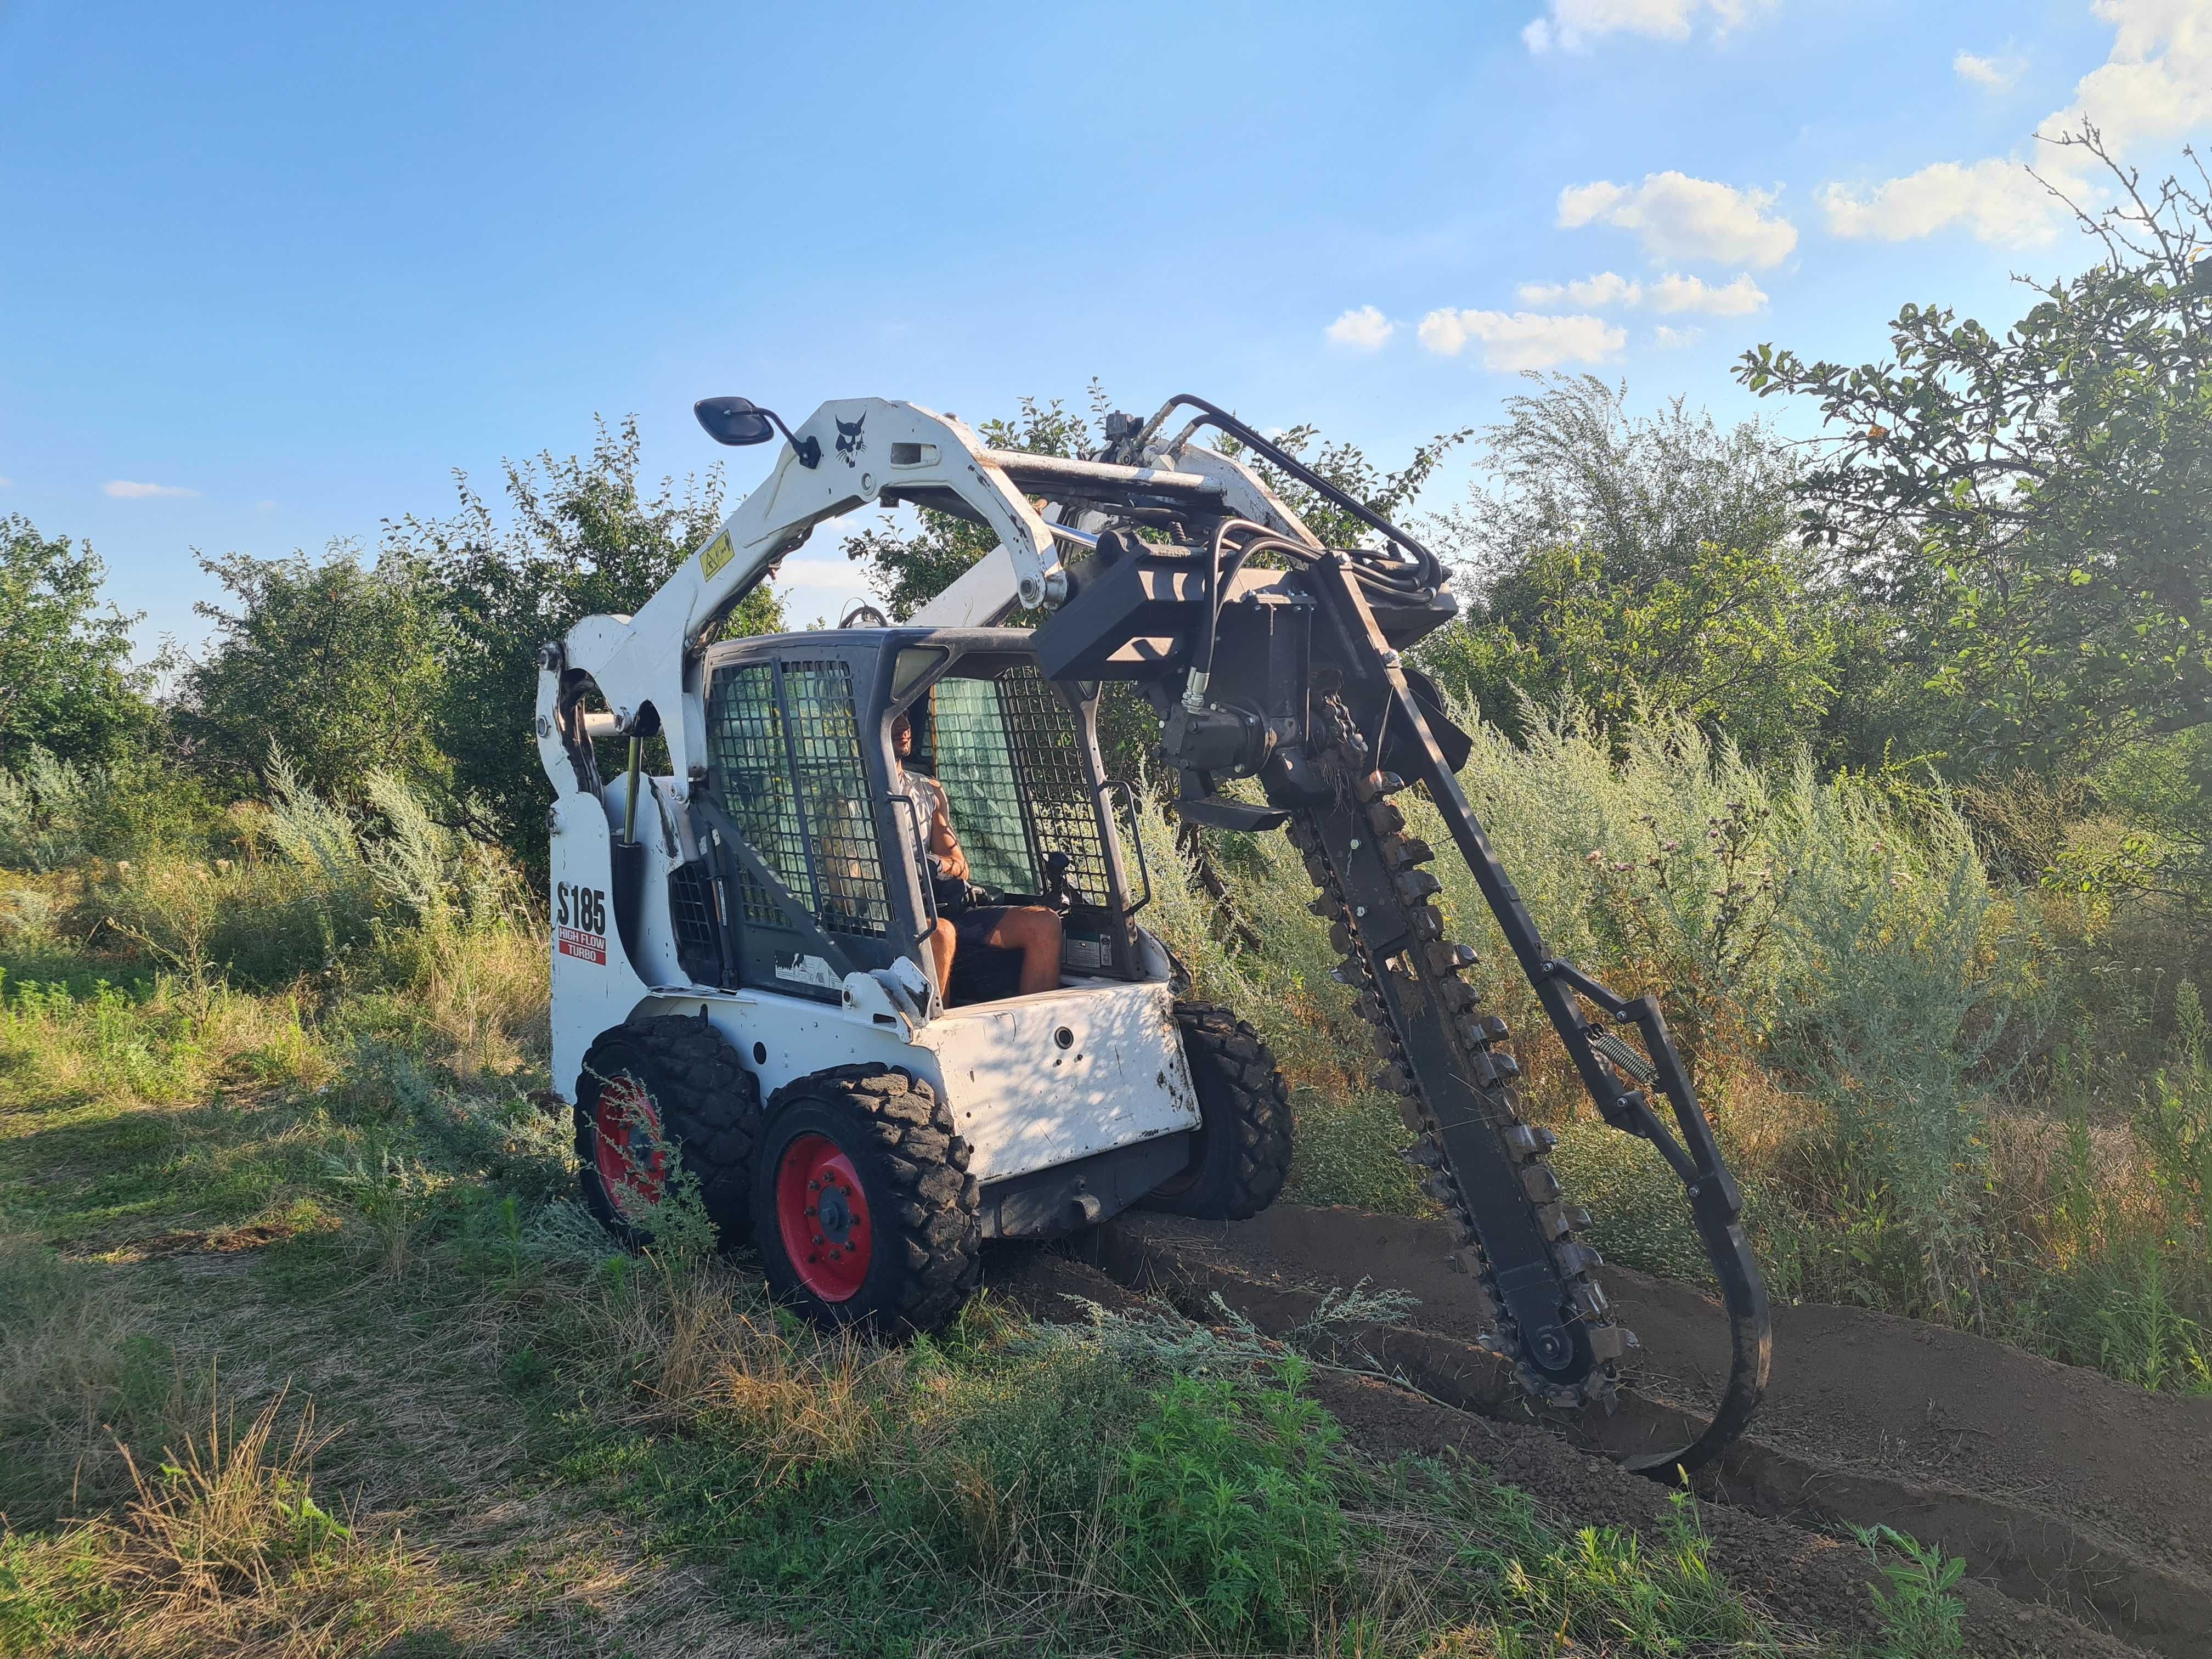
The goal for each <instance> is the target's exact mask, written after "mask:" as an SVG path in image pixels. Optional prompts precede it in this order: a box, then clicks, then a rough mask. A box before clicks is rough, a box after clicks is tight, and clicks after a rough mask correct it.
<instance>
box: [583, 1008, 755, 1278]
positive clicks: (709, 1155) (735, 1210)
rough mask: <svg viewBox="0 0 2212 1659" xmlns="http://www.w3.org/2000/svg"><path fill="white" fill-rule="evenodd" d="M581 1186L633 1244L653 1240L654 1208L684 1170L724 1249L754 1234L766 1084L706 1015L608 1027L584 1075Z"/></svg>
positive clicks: (610, 1225) (593, 1207)
mask: <svg viewBox="0 0 2212 1659" xmlns="http://www.w3.org/2000/svg"><path fill="white" fill-rule="evenodd" d="M575 1121H576V1161H577V1163H578V1164H579V1165H580V1169H579V1170H578V1172H577V1177H576V1179H577V1186H578V1188H579V1190H580V1194H581V1196H582V1198H583V1200H584V1206H585V1207H586V1209H588V1210H590V1211H591V1212H592V1214H593V1215H595V1216H597V1217H598V1218H599V1221H600V1223H601V1224H602V1225H604V1226H605V1228H606V1230H607V1231H609V1232H611V1233H612V1234H613V1235H614V1236H615V1237H617V1238H618V1239H620V1240H621V1241H622V1242H623V1244H625V1245H626V1246H628V1247H629V1248H630V1249H643V1248H644V1247H645V1246H647V1245H648V1244H650V1243H653V1234H652V1231H651V1230H650V1225H649V1224H650V1218H651V1211H652V1207H653V1205H654V1204H655V1203H657V1202H658V1201H659V1199H660V1198H661V1197H662V1196H664V1195H665V1193H666V1190H667V1184H668V1177H669V1176H670V1175H671V1173H672V1172H673V1171H674V1170H676V1169H678V1168H679V1167H680V1168H681V1169H683V1170H686V1171H688V1172H689V1173H690V1175H691V1176H693V1178H694V1179H696V1181H697V1182H698V1183H699V1197H700V1200H701V1202H702V1204H703V1205H704V1206H705V1207H706V1211H707V1214H708V1218H709V1219H711V1220H712V1221H713V1222H714V1229H715V1232H716V1235H717V1237H718V1238H719V1240H720V1244H721V1247H722V1248H723V1249H733V1248H736V1247H738V1246H741V1245H744V1244H745V1243H749V1242H750V1234H751V1227H750V1213H749V1206H750V1201H751V1196H752V1176H753V1153H754V1150H755V1148H756V1147H757V1146H758V1144H759V1140H760V1131H761V1100H760V1083H759V1081H758V1080H757V1079H756V1078H755V1077H754V1076H753V1074H752V1073H750V1072H748V1071H747V1070H746V1069H745V1068H744V1066H742V1065H740V1064H739V1063H738V1057H737V1054H735V1053H734V1052H733V1051H732V1049H731V1048H730V1045H729V1044H728V1043H727V1042H724V1041H723V1040H722V1036H721V1034H720V1032H718V1031H716V1030H714V1027H713V1026H711V1025H709V1024H707V1022H706V1021H704V1020H702V1019H698V1018H692V1017H690V1016H687V1015H682V1014H664V1015H660V1016H659V1017H657V1018H652V1019H641V1020H638V1021H636V1022H635V1023H634V1024H628V1025H617V1026H616V1027H615V1028H614V1029H613V1030H611V1031H605V1032H603V1033H601V1034H600V1036H599V1039H598V1040H597V1041H596V1042H593V1043H592V1047H591V1049H590V1051H589V1052H588V1053H586V1054H585V1056H584V1069H583V1073H582V1075H581V1076H580V1078H579V1079H577V1082H576V1109H575Z"/></svg>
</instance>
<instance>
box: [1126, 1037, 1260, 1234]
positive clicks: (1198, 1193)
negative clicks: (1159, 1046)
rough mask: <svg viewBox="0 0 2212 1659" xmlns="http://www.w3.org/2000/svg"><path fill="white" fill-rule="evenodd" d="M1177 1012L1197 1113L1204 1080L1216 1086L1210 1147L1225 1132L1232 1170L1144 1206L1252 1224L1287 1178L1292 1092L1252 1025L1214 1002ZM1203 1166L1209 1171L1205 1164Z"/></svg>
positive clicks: (1220, 1169)
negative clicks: (1197, 1089) (1205, 1077)
mask: <svg viewBox="0 0 2212 1659" xmlns="http://www.w3.org/2000/svg"><path fill="white" fill-rule="evenodd" d="M1175 1012H1176V1025H1177V1026H1178V1027H1179V1028H1180V1030H1182V1045H1183V1055H1184V1059H1185V1060H1186V1062H1187V1063H1188V1066H1189V1067H1190V1071H1191V1081H1192V1083H1193V1084H1194V1085H1198V1086H1199V1087H1200V1104H1201V1109H1204V1107H1205V1106H1206V1096H1207V1092H1208V1091H1206V1088H1205V1086H1204V1084H1203V1082H1202V1080H1201V1074H1202V1073H1211V1075H1212V1081H1213V1083H1214V1084H1215V1085H1216V1087H1215V1089H1214V1090H1213V1091H1212V1109H1211V1110H1209V1111H1207V1112H1206V1139H1207V1141H1208V1143H1209V1147H1210V1143H1211V1141H1212V1138H1213V1136H1214V1135H1215V1133H1218V1128H1219V1127H1222V1126H1226V1127H1228V1129H1229V1131H1230V1133H1231V1139H1232V1141H1233V1143H1234V1147H1235V1155H1234V1159H1233V1162H1225V1163H1223V1164H1218V1165H1216V1166H1214V1167H1213V1168H1212V1170H1211V1171H1210V1172H1209V1173H1210V1175H1211V1176H1212V1178H1211V1179H1208V1178H1207V1176H1201V1177H1200V1182H1199V1184H1198V1185H1197V1186H1195V1187H1194V1188H1191V1189H1190V1190H1189V1191H1188V1193H1186V1194H1178V1195H1175V1196H1165V1195H1164V1196H1160V1197H1156V1198H1153V1199H1151V1200H1146V1202H1147V1205H1148V1206H1149V1207H1151V1208H1154V1209H1162V1210H1172V1211H1176V1212H1179V1213H1182V1214H1185V1215H1193V1216H1197V1217H1200V1218H1202V1219H1205V1220H1209V1221H1249V1219H1251V1218H1252V1217H1254V1216H1255V1215H1257V1214H1259V1213H1260V1212H1261V1211H1262V1210H1264V1209H1266V1208H1267V1206H1269V1205H1270V1204H1272V1203H1273V1202H1274V1201H1275V1199H1276V1197H1277V1196H1278V1195H1279V1194H1280V1193H1281V1192H1282V1190H1283V1183H1284V1182H1285V1181H1286V1180H1288V1179H1289V1178H1290V1173H1291V1141H1292V1135H1291V1092H1290V1089H1289V1087H1288V1085H1285V1083H1284V1081H1283V1074H1282V1073H1281V1072H1280V1071H1279V1070H1278V1069H1277V1068H1276V1066H1275V1056H1274V1054H1273V1052H1272V1051H1270V1050H1269V1048H1268V1047H1267V1043H1266V1042H1264V1041H1263V1040H1262V1039H1261V1036H1260V1034H1259V1032H1257V1031H1256V1030H1253V1028H1252V1024H1251V1022H1249V1020H1242V1019H1239V1018H1237V1016H1236V1014H1235V1012H1233V1011H1231V1010H1230V1009H1228V1008H1226V1007H1224V1006H1222V1005H1221V1004H1219V1003H1216V1002H1194V1001H1188V1000H1179V1001H1177V1002H1176V1006H1175ZM1206 1161H1207V1163H1208V1164H1212V1158H1210V1157H1209V1158H1207V1160H1206Z"/></svg>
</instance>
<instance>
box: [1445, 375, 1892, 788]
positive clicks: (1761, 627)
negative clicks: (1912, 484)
mask: <svg viewBox="0 0 2212 1659" xmlns="http://www.w3.org/2000/svg"><path fill="white" fill-rule="evenodd" d="M1530 378H1531V380H1537V381H1538V383H1539V384H1540V385H1542V386H1543V390H1541V391H1540V392H1534V393H1522V394H1521V395H1518V396H1516V397H1514V398H1509V399H1508V400H1507V402H1506V405H1505V410H1506V417H1505V419H1504V421H1503V422H1499V423H1498V425H1496V426H1494V427H1492V428H1491V429H1490V430H1489V432H1488V433H1487V434H1486V439H1485V447H1486V451H1487V453H1488V456H1489V459H1490V462H1491V465H1492V471H1493V475H1494V480H1495V482H1494V483H1493V484H1492V487H1490V488H1488V489H1483V488H1480V487H1478V488H1477V489H1476V490H1475V491H1474V493H1473V495H1471V496H1470V498H1469V500H1468V503H1467V504H1466V505H1465V506H1464V507H1461V508H1459V509H1457V510H1456V511H1455V512H1453V513H1448V514H1445V515H1443V516H1442V517H1441V518H1440V519H1439V520H1438V525H1439V527H1440V529H1441V530H1442V532H1443V541H1444V543H1445V544H1446V546H1447V548H1448V549H1449V551H1450V552H1451V553H1453V554H1454V555H1455V556H1456V557H1457V558H1458V559H1459V560H1460V561H1461V562H1462V566H1463V568H1464V570H1465V574H1467V576H1468V579H1469V581H1468V585H1469V586H1471V587H1472V588H1473V589H1474V593H1475V596H1476V597H1475V600H1474V605H1473V606H1472V607H1471V610H1470V613H1469V615H1468V618H1467V620H1466V621H1465V622H1464V623H1460V624H1457V625H1455V626H1454V627H1453V628H1451V629H1448V630H1446V631H1445V632H1444V633H1443V634H1442V635H1439V636H1438V637H1437V639H1436V640H1434V641H1432V642H1431V643H1430V644H1428V645H1427V646H1425V647H1424V650H1423V660H1424V661H1425V663H1427V664H1428V665H1429V666H1430V667H1431V671H1433V672H1436V673H1437V674H1438V675H1439V676H1440V678H1443V680H1444V681H1445V682H1446V683H1448V684H1454V685H1455V686H1456V687H1457V688H1458V689H1461V690H1465V691H1467V692H1468V693H1469V694H1471V695H1472V696H1474V698H1475V700H1476V702H1478V703H1479V704H1480V706H1481V708H1483V710H1484V712H1485V714H1487V715H1488V716H1489V718H1491V719H1492V720H1496V721H1498V723H1499V724H1501V725H1502V726H1505V727H1506V729H1507V730H1509V731H1517V730H1518V728H1519V725H1520V721H1521V718H1522V699H1523V698H1524V697H1526V698H1528V699H1532V700H1534V702H1537V703H1539V704H1542V705H1547V706H1549V705H1552V704H1554V703H1556V702H1558V701H1559V699H1560V698H1561V697H1563V696H1573V697H1575V698H1577V699H1578V700H1580V701H1581V702H1583V705H1584V706H1585V707H1586V708H1588V709H1589V712H1590V713H1591V714H1593V715H1594V716H1595V718H1597V719H1598V720H1601V721H1602V722H1611V721H1615V720H1623V719H1627V718H1631V717H1633V716H1635V715H1637V714H1641V713H1644V712H1647V711H1650V710H1653V709H1661V708H1663V709H1669V710H1676V711H1680V712H1683V713H1686V714H1692V715H1693V716H1694V717H1695V718H1697V719H1698V720H1701V721H1704V722H1705V723H1707V724H1709V725H1711V726H1715V727H1717V728H1718V729H1719V730H1721V731H1723V732H1726V733H1727V734H1728V735H1729V737H1731V738H1735V739H1736V740H1737V741H1738V742H1740V743H1742V744H1745V745H1746V746H1747V747H1748V748H1751V749H1753V750H1775V749H1778V748H1780V747H1783V746H1786V745H1787V744H1791V743H1795V742H1799V741H1805V740H1808V739H1811V738H1814V736H1815V735H1816V734H1817V732H1819V729H1820V725H1821V721H1822V720H1823V718H1824V716H1825V715H1826V714H1827V712H1828V710H1829V708H1830V707H1831V705H1832V702H1833V700H1834V695H1835V688H1836V684H1837V678H1836V677H1837V673H1838V659H1839V658H1840V657H1841V656H1842V654H1843V653H1844V651H1845V649H1846V646H1847V641H1848V635H1849V631H1850V630H1849V619H1848V617H1846V615H1845V614H1844V607H1843V605H1842V603H1841V599H1842V596H1841V595H1840V594H1838V593H1837V592H1834V591H1833V588H1832V585H1830V584H1826V583H1824V581H1823V580H1822V579H1821V574H1820V569H1819V568H1818V567H1817V566H1816V564H1815V563H1814V560H1813V559H1812V558H1811V557H1810V556H1809V555H1808V552H1807V551H1806V550H1805V549H1804V548H1803V547H1802V545H1801V544H1799V543H1798V542H1797V540H1796V538H1795V536H1794V535H1793V533H1792V532H1793V530H1794V528H1795V519H1794V513H1793V504H1792V503H1793V498H1792V490H1793V488H1794V484H1795V477H1796V467H1795V465H1794V463H1793V462H1792V459H1791V458H1790V453H1789V450H1788V447H1786V446H1785V445H1784V442H1783V441H1781V440H1780V439H1779V438H1778V437H1777V436H1776V435H1774V434H1773V433H1772V432H1771V431H1770V430H1769V429H1768V428H1765V427H1764V426H1762V425H1760V424H1759V422H1744V423H1742V424H1741V425H1739V426H1737V427H1735V428H1729V429H1725V430H1724V429H1723V428H1721V427H1719V426H1718V425H1717V424H1716V423H1715V422H1714V421H1713V419H1712V417H1711V416H1709V415H1692V414H1691V413H1689V412H1688V411H1687V410H1686V409H1685V407H1684V405H1683V404H1682V403H1681V402H1680V400H1679V399H1678V400H1676V401H1675V402H1674V403H1672V404H1668V406H1667V407H1666V408H1665V409H1664V410H1662V412H1661V413H1660V414H1658V415H1657V416H1654V417H1652V418H1650V419H1646V420H1637V419H1633V418H1632V417H1631V416H1629V415H1628V413H1627V410H1626V398H1627V389H1626V386H1607V385H1606V384H1605V383H1604V382H1603V381H1601V380H1598V379H1597V378H1596V377H1595V376H1594V375H1581V376H1572V377H1571V376H1565V375H1562V376H1559V377H1556V378H1555V379H1553V380H1551V381H1550V382H1549V383H1544V382H1543V381H1541V377H1537V376H1533V375H1532V376H1531V377H1530Z"/></svg>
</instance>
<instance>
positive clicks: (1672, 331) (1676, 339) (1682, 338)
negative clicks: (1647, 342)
mask: <svg viewBox="0 0 2212 1659" xmlns="http://www.w3.org/2000/svg"><path fill="white" fill-rule="evenodd" d="M1704 338H1705V330H1703V329H1702V328H1669V327H1668V326H1667V325H1666V324H1664V323H1662V324H1660V325H1659V326H1658V327H1656V328H1655V329H1653V330H1652V331H1651V343H1652V344H1653V345H1656V346H1657V347H1658V348H1659V349H1661V350H1662V351H1674V350H1677V349H1680V348H1681V347H1683V346H1688V345H1695V344H1697V343H1698V342H1699V341H1700V340H1702V339H1704Z"/></svg>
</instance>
